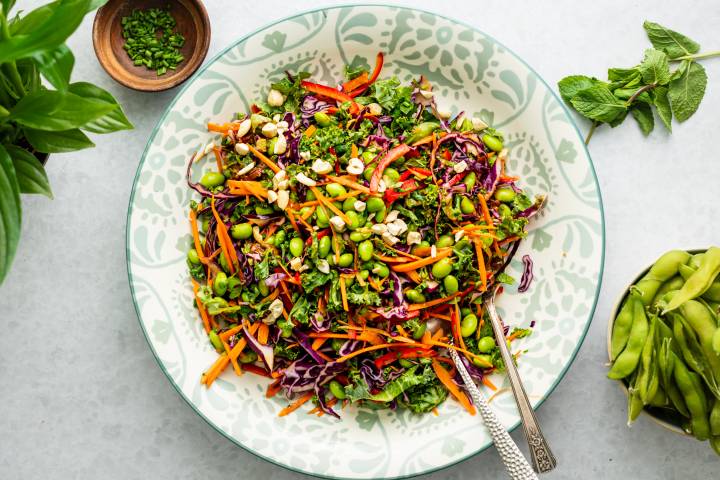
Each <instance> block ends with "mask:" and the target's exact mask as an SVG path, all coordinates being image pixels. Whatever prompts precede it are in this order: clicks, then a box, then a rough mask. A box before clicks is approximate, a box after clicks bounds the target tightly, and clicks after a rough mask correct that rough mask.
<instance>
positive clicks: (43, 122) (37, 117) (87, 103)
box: [10, 90, 115, 131]
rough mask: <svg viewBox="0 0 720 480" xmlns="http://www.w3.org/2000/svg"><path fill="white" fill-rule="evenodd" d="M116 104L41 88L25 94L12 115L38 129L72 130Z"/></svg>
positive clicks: (107, 111)
mask: <svg viewBox="0 0 720 480" xmlns="http://www.w3.org/2000/svg"><path fill="white" fill-rule="evenodd" d="M114 108H115V105H112V104H108V103H106V102H102V101H100V100H96V99H93V98H86V97H81V96H79V95H75V94H72V93H66V92H56V91H52V90H39V91H36V92H32V93H30V94H28V95H26V96H25V97H23V98H22V99H21V100H20V101H19V102H18V103H17V105H15V107H14V108H13V109H12V110H11V111H10V119H11V120H14V121H16V122H17V123H19V124H21V125H23V126H25V127H31V128H36V129H38V130H50V131H58V130H70V129H73V128H78V127H81V126H83V125H85V124H87V123H88V122H92V121H93V120H96V119H99V118H101V117H102V116H103V115H105V114H107V113H109V112H111V111H112V110H113V109H114Z"/></svg>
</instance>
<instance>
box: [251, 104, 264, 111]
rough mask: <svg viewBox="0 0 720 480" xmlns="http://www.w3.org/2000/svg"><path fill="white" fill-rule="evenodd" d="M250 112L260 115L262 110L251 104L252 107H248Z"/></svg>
mask: <svg viewBox="0 0 720 480" xmlns="http://www.w3.org/2000/svg"><path fill="white" fill-rule="evenodd" d="M250 111H251V112H252V113H260V112H262V109H261V108H260V107H258V106H257V105H255V104H254V103H253V104H252V105H250Z"/></svg>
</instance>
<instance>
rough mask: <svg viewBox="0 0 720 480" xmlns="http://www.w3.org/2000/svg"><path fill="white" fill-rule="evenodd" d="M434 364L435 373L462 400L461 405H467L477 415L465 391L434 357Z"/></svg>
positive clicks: (468, 409)
mask: <svg viewBox="0 0 720 480" xmlns="http://www.w3.org/2000/svg"><path fill="white" fill-rule="evenodd" d="M432 366H433V370H435V375H437V377H438V379H439V380H440V381H441V382H442V383H443V385H445V388H447V389H448V390H449V391H450V393H452V395H453V397H455V398H456V399H457V401H458V402H460V405H462V406H463V407H465V410H467V411H468V413H470V415H475V407H473V405H472V404H471V403H470V400H468V398H467V396H466V395H465V393H464V392H463V391H462V390H460V389H459V388H458V386H457V385H456V384H455V382H454V381H453V379H452V377H451V376H450V374H449V373H448V371H447V370H445V369H444V368H443V366H442V365H440V362H438V361H437V360H436V359H434V358H433V359H432Z"/></svg>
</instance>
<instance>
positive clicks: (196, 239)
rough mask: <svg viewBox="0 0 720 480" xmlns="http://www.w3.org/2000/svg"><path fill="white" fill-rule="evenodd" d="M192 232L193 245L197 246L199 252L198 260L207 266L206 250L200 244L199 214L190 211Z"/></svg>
mask: <svg viewBox="0 0 720 480" xmlns="http://www.w3.org/2000/svg"><path fill="white" fill-rule="evenodd" d="M190 231H191V232H192V237H193V243H194V244H195V250H196V251H197V254H198V258H199V259H200V261H201V262H202V263H204V264H207V263H208V260H207V258H206V257H205V254H204V251H205V250H204V249H203V248H202V245H201V244H200V232H199V231H198V224H197V213H196V212H195V210H192V209H191V210H190Z"/></svg>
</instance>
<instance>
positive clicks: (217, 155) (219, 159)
mask: <svg viewBox="0 0 720 480" xmlns="http://www.w3.org/2000/svg"><path fill="white" fill-rule="evenodd" d="M213 153H214V154H215V161H216V162H217V167H218V172H220V173H222V171H223V169H224V168H225V167H224V166H223V161H222V151H221V150H220V147H213Z"/></svg>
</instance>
